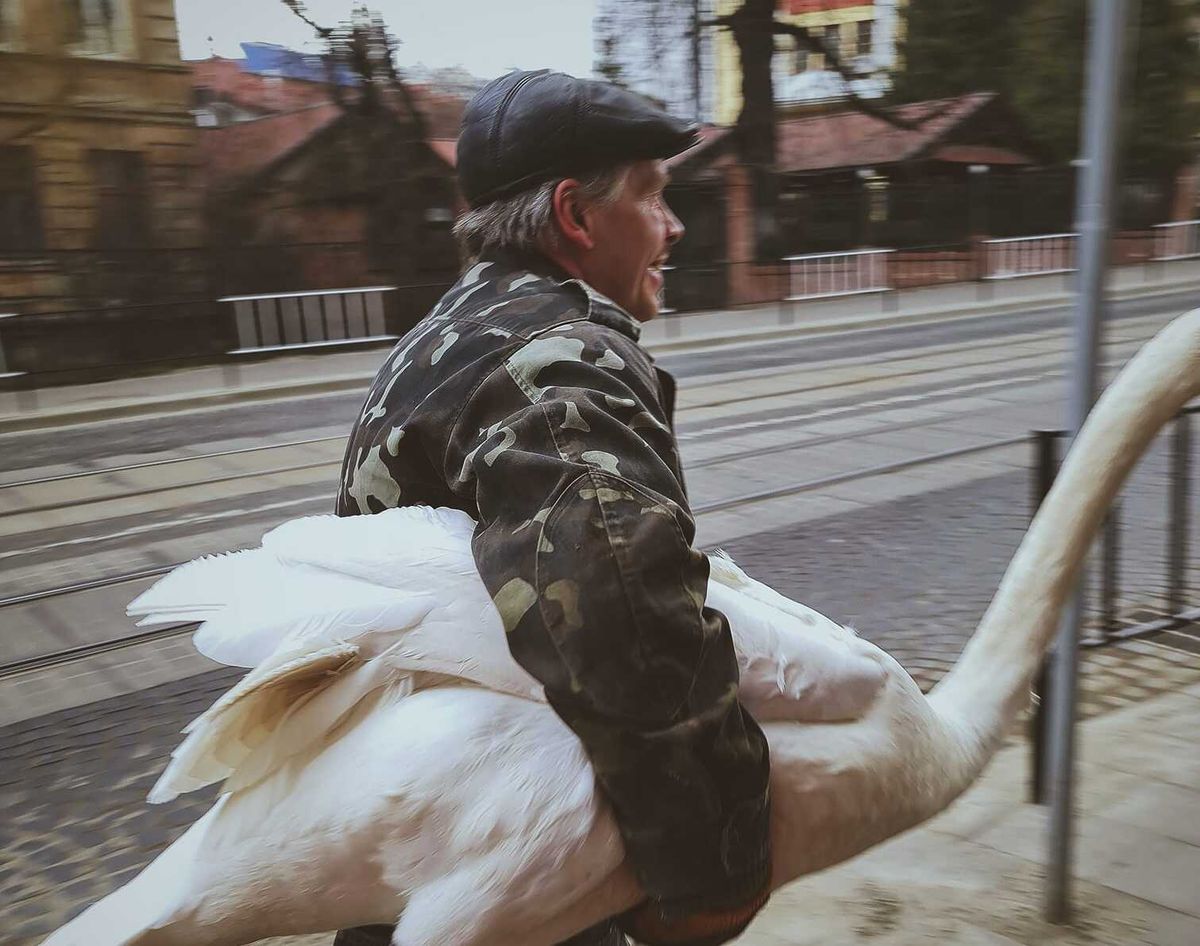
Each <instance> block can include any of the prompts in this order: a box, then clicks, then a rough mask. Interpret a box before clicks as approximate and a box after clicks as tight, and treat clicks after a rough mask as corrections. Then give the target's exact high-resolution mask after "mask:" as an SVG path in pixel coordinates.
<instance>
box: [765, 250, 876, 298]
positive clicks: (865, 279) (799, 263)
mask: <svg viewBox="0 0 1200 946" xmlns="http://www.w3.org/2000/svg"><path fill="white" fill-rule="evenodd" d="M894 252H895V250H891V249H881V250H851V251H850V252H847V253H810V254H808V255H806V256H785V257H784V262H786V263H787V264H788V294H787V297H786V298H785V300H784V301H785V302H801V301H804V300H806V299H827V298H832V297H834V296H857V295H862V294H864V293H872V292H887V291H888V289H890V288H891V284H890V283H889V281H888V257H889V256H890V255H891V254H892V253H894Z"/></svg>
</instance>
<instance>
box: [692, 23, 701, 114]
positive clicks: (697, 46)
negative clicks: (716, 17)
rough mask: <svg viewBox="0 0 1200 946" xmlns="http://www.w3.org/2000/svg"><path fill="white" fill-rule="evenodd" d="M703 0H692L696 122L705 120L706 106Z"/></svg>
mask: <svg viewBox="0 0 1200 946" xmlns="http://www.w3.org/2000/svg"><path fill="white" fill-rule="evenodd" d="M700 3H701V0H692V95H693V97H694V98H695V100H696V123H697V124H699V123H700V122H703V121H704V106H703V104H702V103H701V97H700V90H701V82H700V51H701V46H702V40H701V33H700V31H701V30H702V29H703V28H704V27H703V26H702V25H701V20H700Z"/></svg>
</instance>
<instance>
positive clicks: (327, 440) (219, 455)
mask: <svg viewBox="0 0 1200 946" xmlns="http://www.w3.org/2000/svg"><path fill="white" fill-rule="evenodd" d="M1121 344H1131V345H1135V346H1136V345H1138V344H1140V341H1139V340H1137V339H1123V340H1122V342H1121ZM975 347H977V346H975ZM967 349H968V346H962V347H960V349H956V351H957V350H967ZM1046 354H1047V353H1037V354H1030V355H1027V356H1025V357H1024V358H1014V357H1013V356H1012V355H1011V354H1010V355H1008V356H1007V357H1004V358H996V359H983V360H976V361H971V362H964V363H956V364H952V365H938V366H934V367H931V368H927V369H924V370H915V371H913V370H904V371H897V372H891V373H885V374H869V375H865V376H863V377H860V378H852V379H848V380H839V381H831V382H828V383H822V384H815V385H814V384H810V385H807V386H802V387H792V388H786V389H783V390H777V391H764V392H757V393H754V394H745V395H737V396H734V397H729V398H724V399H720V400H714V401H706V402H702V403H699V404H691V405H681V406H680V408H679V409H678V410H677V415H679V417H680V421H681V422H682V423H686V414H687V413H688V412H691V411H696V410H702V409H713V408H719V407H724V406H726V405H736V404H741V403H747V402H750V401H758V402H768V401H771V400H773V399H775V398H782V397H795V396H800V395H805V394H819V393H822V392H827V391H830V390H838V389H841V388H853V387H857V386H860V385H863V384H868V383H879V384H885V383H887V382H889V381H904V380H909V381H911V380H913V379H917V378H920V377H922V376H931V375H936V374H939V373H944V372H946V371H961V370H964V369H971V368H987V367H993V366H997V365H1005V366H1006V367H1008V368H1010V369H1012V370H1018V369H1019V368H1020V367H1021V364H1022V362H1025V361H1029V360H1036V359H1039V358H1044V357H1046ZM912 357H918V356H912ZM903 360H908V356H906V357H905V358H904V359H903ZM1115 363H1116V362H1113V364H1115ZM1106 366H1107V365H1106ZM789 373H793V372H789ZM1043 376H1044V377H1045V378H1047V379H1052V378H1055V377H1061V376H1063V372H1062V371H1049V372H1045V373H1044V375H1043ZM1026 380H1027V379H1025V378H1020V379H1013V380H1012V381H1011V382H1009V386H1016V385H1018V384H1023V383H1026ZM996 386H997V387H1000V388H1003V387H1004V382H1001V383H1000V384H998V385H996ZM766 410H770V408H764V412H765V411H766ZM800 413H801V414H802V415H803V417H807V416H808V415H810V414H811V413H812V410H811V409H805V410H803V411H802V412H800ZM745 420H746V418H742V419H741V420H740V421H739V422H738V423H735V424H733V425H732V426H733V427H734V428H735V429H736V428H738V427H740V426H742V424H743V423H744V422H745ZM791 420H794V418H791V417H782V418H777V419H775V420H774V421H772V422H771V423H772V426H775V425H778V424H783V423H788V422H790V421H791ZM907 426H908V425H904V424H899V425H893V426H892V428H890V429H902V428H904V427H907ZM875 432H876V433H882V432H884V428H880V429H878V430H876V431H875ZM704 433H706V431H704V430H703V429H700V430H697V431H696V432H694V433H684V434H681V435H680V436H681V439H694V438H695V436H697V434H699V435H703V434H704ZM864 435H866V434H865V433H859V434H856V435H855V436H864ZM345 439H346V438H345V437H344V436H342V435H331V436H325V437H312V438H305V439H300V440H293V441H286V442H283V443H272V444H263V445H260V446H251V447H240V448H236V449H231V450H221V451H212V452H209V453H203V454H195V455H186V456H173V457H163V458H159V459H155V460H145V461H140V462H137V463H126V464H118V465H114V466H109V467H100V468H97V469H93V470H78V471H71V472H68V473H59V474H53V475H48V476H42V477H29V478H25V479H22V480H15V481H8V482H0V494H3V492H4V491H5V490H10V489H19V488H20V489H37V488H38V487H47V486H53V485H55V484H59V483H63V482H69V481H77V480H83V479H89V478H95V477H105V476H114V475H119V474H122V473H129V472H137V471H143V470H150V469H159V468H164V467H175V466H179V465H181V464H187V463H201V462H210V463H211V462H219V461H221V460H224V459H226V458H230V457H244V456H249V455H254V454H267V453H269V452H272V451H280V450H287V449H295V448H299V447H306V446H316V445H319V444H331V443H335V442H344V441H345ZM838 439H843V438H837V437H823V438H817V439H813V438H809V439H808V440H798V441H793V442H789V443H786V444H777V445H773V446H770V447H765V448H760V449H749V450H741V451H735V452H733V453H729V454H725V455H721V456H718V457H711V458H705V459H703V460H699V461H694V462H692V463H689V465H688V468H689V469H697V468H702V467H708V466H713V465H717V464H720V463H725V462H735V461H737V460H743V459H749V458H753V457H755V456H765V455H769V454H773V453H779V452H784V451H788V450H792V449H802V448H803V447H805V446H810V445H816V444H823V443H830V442H835V441H836V440H838ZM341 462H342V461H341V458H340V457H338V458H336V459H334V458H331V459H329V460H318V461H309V462H303V463H295V464H288V465H284V466H278V467H268V468H264V469H251V470H245V471H236V472H228V473H221V474H220V475H218V476H210V477H206V478H199V479H193V480H188V481H183V482H178V483H167V484H154V485H147V486H143V487H138V488H132V489H131V488H123V489H117V490H113V491H111V492H103V493H98V494H97V495H94V496H84V497H81V498H78V499H75V500H71V501H66V502H64V501H62V500H61V499H60V500H56V501H48V502H42V503H32V504H25V505H22V506H20V507H18V508H14V509H7V510H0V518H5V517H9V516H14V515H24V514H35V513H40V512H47V511H50V510H64V509H72V508H79V507H83V506H89V505H95V504H98V503H102V502H109V501H119V500H129V499H137V498H140V497H145V496H151V495H157V494H162V493H167V492H171V491H176V490H180V491H183V490H188V489H200V488H204V487H208V486H213V485H219V484H223V483H231V482H236V481H238V480H245V479H253V478H256V477H270V476H273V475H278V474H284V473H295V472H303V471H307V470H315V469H322V468H325V467H333V466H340V464H341Z"/></svg>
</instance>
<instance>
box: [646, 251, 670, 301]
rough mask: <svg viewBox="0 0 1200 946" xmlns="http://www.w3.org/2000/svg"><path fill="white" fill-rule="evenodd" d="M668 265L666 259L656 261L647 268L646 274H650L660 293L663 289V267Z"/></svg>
mask: <svg viewBox="0 0 1200 946" xmlns="http://www.w3.org/2000/svg"><path fill="white" fill-rule="evenodd" d="M666 264H667V260H666V257H664V258H663V259H660V260H655V261H654V262H653V263H651V264H650V265H649V266H647V267H646V272H647V273H649V274H650V279H651V281H652V282H653V283H654V286H655V288H656V289H657V290H658V291H660V292H661V291H662V287H663V267H664V266H665V265H666Z"/></svg>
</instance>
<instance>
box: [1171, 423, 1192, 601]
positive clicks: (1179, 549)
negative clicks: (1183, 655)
mask: <svg viewBox="0 0 1200 946" xmlns="http://www.w3.org/2000/svg"><path fill="white" fill-rule="evenodd" d="M1191 419H1192V418H1191V414H1189V413H1188V412H1187V411H1184V412H1183V413H1181V414H1180V415H1179V416H1178V417H1176V418H1175V427H1174V430H1173V431H1172V434H1171V480H1170V482H1171V486H1170V490H1171V498H1170V502H1169V508H1168V510H1167V522H1168V523H1169V526H1168V539H1167V541H1168V546H1167V614H1168V616H1170V617H1176V616H1178V615H1180V614H1182V613H1183V609H1184V604H1185V601H1184V598H1185V594H1184V592H1185V591H1186V585H1187V553H1188V548H1187V547H1188V493H1189V489H1188V487H1189V482H1188V481H1189V479H1190V478H1191V442H1192V429H1191Z"/></svg>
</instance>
